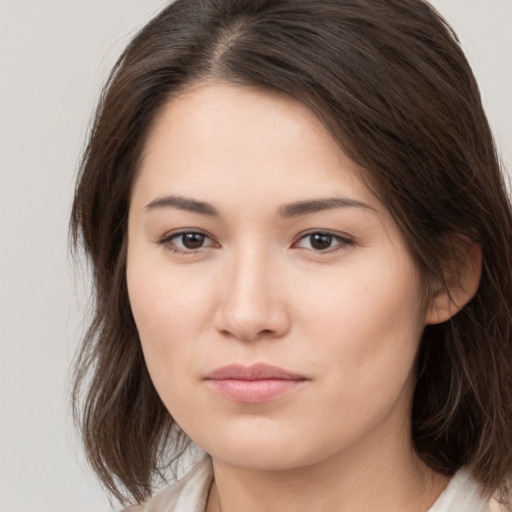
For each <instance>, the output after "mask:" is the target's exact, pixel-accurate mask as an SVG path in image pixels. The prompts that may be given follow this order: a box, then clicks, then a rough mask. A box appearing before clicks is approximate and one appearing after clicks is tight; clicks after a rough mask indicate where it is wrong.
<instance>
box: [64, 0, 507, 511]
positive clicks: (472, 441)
mask: <svg viewBox="0 0 512 512" xmlns="http://www.w3.org/2000/svg"><path fill="white" fill-rule="evenodd" d="M210 78H213V79H220V80H225V81H229V82H232V83H235V84H244V85H252V86H255V87H259V88H264V89H269V90H274V91H280V92H282V93H284V94H287V95H289V96H291V97H294V98H296V99H297V100H298V101H301V102H302V103H304V104H306V105H307V106H309V107H310V108H311V109H312V110H313V111H314V112H315V113H316V114H317V115H318V116H319V118H320V119H321V120H322V121H323V122H324V123H325V125H326V126H327V127H328V129H329V130H330V131H331V133H332V134H333V136H334V137H335V138H336V140H337V141H338V142H339V144H340V145H341V147H342V148H343V149H344V150H345V152H346V153H347V154H348V155H349V156H350V157H351V158H353V159H354V161H356V162H357V163H358V164H359V165H360V166H361V167H362V168H364V169H366V170H367V171H368V175H369V176H370V181H371V184H370V186H372V187H373V188H374V189H375V192H376V193H377V194H378V196H379V198H380V199H381V201H383V203H384V204H385V206H386V207H387V208H388V209H389V211H390V212H391V213H392V215H393V216H394V218H395V220H396V222H397V223H398V225H399V227H400V229H401V231H402V233H403V235H404V237H405V239H406V240H407V243H408V245H409V247H410V250H411V253H412V254H413V257H414V258H415V260H416V262H417V264H418V266H419V268H420V269H421V272H422V275H423V276H424V278H425V282H427V283H432V282H436V283H444V284H445V285H446V281H445V276H446V272H445V270H446V267H447V266H449V267H453V260H454V259H455V260H457V258H458V256H457V254H456V252H457V250H460V247H461V244H462V243H463V242H468V243H478V244H481V246H482V248H483V268H482V277H481V283H480V287H479V289H478V292H477V294H476V296H475V297H474V299H473V300H472V301H470V303H469V304H467V305H466V307H464V309H463V310H462V311H461V312H459V313H458V314H457V315H455V316H454V317H453V318H452V319H451V320H449V321H447V322H445V323H442V324H440V325H435V326H428V327H427V328H426V330H425V332H424V336H423V339H422V342H421V346H420V350H419V354H418V380H417V385H416V389H415V395H414V403H413V410H412V439H413V443H414V446H415V449H416V451H417V453H418V455H419V456H420V457H421V458H422V459H423V460H424V461H425V462H426V463H427V464H428V465H429V466H430V467H432V468H433V469H435V470H436V471H439V472H441V473H444V474H446V475H451V474H453V473H454V472H455V471H456V470H457V469H458V468H460V467H461V466H469V467H470V468H471V470H472V472H473V475H474V476H475V477H476V478H477V479H479V480H480V481H481V482H482V483H483V484H484V486H485V487H486V489H487V491H489V492H493V491H495V490H496V489H500V490H502V491H503V492H506V491H507V482H508V477H509V475H510V473H511V470H512V421H511V418H512V332H511V325H512V254H511V250H512V216H511V207H510V202H509V199H508V198H507V194H506V191H505V186H504V183H503V179H502V175H501V174H500V168H499V163H498V158H497V155H496V151H495V147H494V144H493V139H492V135H491V131H490V129H489V126H488V122H487V120H486V116H485V113H484V111H483V108H482V103H481V99H480V95H479V91H478V87H477V84H476V82H475V78H474V76H473V74H472V72H471V69H470V67H469V65H468V63H467V61H466V59H465V57H464V54H463V53H462V51H461V49H460V47H459V45H458V42H457V39H456V36H455V35H454V33H453V32H452V30H451V29H450V28H449V26H448V25H447V24H446V23H445V22H444V21H443V19H442V18H441V17H440V16H439V15H438V14H437V13H436V12H435V11H434V10H433V9H432V7H430V6H429V5H428V4H427V3H425V2H424V1H422V0H386V1H382V0H177V1H176V2H174V3H172V4H171V5H169V6H168V7H167V8H165V9H164V10H163V11H162V12H161V13H160V14H159V15H158V16H157V17H156V18H154V19H153V20H152V21H151V22H150V23H148V24H147V25H146V26H145V27H144V28H143V29H142V30H141V31H140V32H139V33H138V34H137V35H136V37H135V38H134V39H133V40H132V41H131V43H130V44H129V46H128V47H127V48H126V50H125V51H124V53H123V54H122V55H121V57H120V59H119V60H118V62H117V64H116V66H115V68H114V70H113V72H112V74H111V76H110V78H109V80H108V83H107V84H106V87H105V89H104V93H103V95H102V97H101V101H100V104H99V107H98V110H97V113H96V117H95V120H94V125H93V127H92V130H91V133H90V138H89V142H88V145H87V148H86V150H85V153H84V155H83V159H82V164H81V169H80V173H79V176H78V183H77V187H76V195H75V200H74V205H73V212H72V219H71V233H72V241H73V244H74V247H75V248H77V247H78V246H79V245H80V244H82V245H83V248H84V249H85V252H86V254H87V256H88V257H89V259H90V262H91V264H92V270H93V279H94V291H95V304H94V317H93V318H92V321H91V323H90V326H89V329H88V331H87V333H86V335H85V337H84V340H83V345H82V348H81V351H80V353H79V355H78V358H77V364H76V380H75V387H74V394H73V403H74V410H75V414H76V418H77V420H78V421H79V424H80V426H81V429H82V433H83V439H84V442H85V447H86V452H87V455H88V458H89V460H90V462H91V464H92V466H93V468H94V470H95V471H96V472H97V474H98V475H99V477H100V479H101V480H102V482H103V483H104V485H105V486H106V487H107V488H108V489H109V491H111V492H112V493H113V494H114V495H115V496H116V497H117V498H118V499H120V500H121V501H122V502H125V501H127V499H128V498H129V497H130V496H131V497H132V498H134V499H135V500H137V501H142V500H144V499H145V498H147V497H148V496H149V495H150V493H151V490H152V483H153V481H154V477H155V475H158V474H160V469H161V468H162V467H166V466H169V464H170V462H171V460H173V459H174V458H176V457H178V456H179V455H180V453H181V450H182V449H183V447H184V446H185V444H186V442H187V439H186V436H184V435H183V434H182V433H181V432H180V431H179V429H178V428H177V427H176V426H175V425H174V423H173V419H172V417H171V416H170V415H169V413H168V412H167V410H166V409H165V407H164V405H163V404H162V402H161V401H160V399H159V397H158V395H157V393H156V391H155V389H154V387H153V385H152V383H151V380H150V377H149V374H148V371H147V368H146V366H145V363H144V359H143V355H142V351H141V347H140V342H139V338H138V334H137V329H136V326H135V323H134V320H133V317H132V314H131V310H130V304H129V300H128V294H127V288H126V277H125V265H126V229H127V216H128V208H129V192H130V188H131V184H132V182H133V178H134V175H135V173H136V172H137V164H138V159H139V157H140V154H141V150H142V148H143V145H144V142H145V137H146V135H147V133H148V128H149V127H150V125H151V123H152V121H153V120H154V119H155V116H156V115H157V114H158V112H159V111H160V110H161V108H162V106H163V105H164V104H165V103H166V102H168V101H169V99H170V98H172V97H173V96H174V95H176V94H178V93H179V92H180V91H181V90H182V89H183V88H185V87H186V86H187V85H190V84H191V83H193V82H198V81H204V80H208V79H210ZM83 391H85V395H84V396H83V397H82V392H83ZM82 398H83V399H84V401H82Z"/></svg>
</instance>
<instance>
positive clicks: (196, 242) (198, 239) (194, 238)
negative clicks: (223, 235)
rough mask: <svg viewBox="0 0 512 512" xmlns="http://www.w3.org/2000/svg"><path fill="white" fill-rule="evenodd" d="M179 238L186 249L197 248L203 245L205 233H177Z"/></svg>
mask: <svg viewBox="0 0 512 512" xmlns="http://www.w3.org/2000/svg"><path fill="white" fill-rule="evenodd" d="M179 238H181V244H182V245H183V247H185V248H186V249H199V248H200V247H202V246H203V244H204V241H205V239H206V238H207V237H206V235H204V234H203V233H184V234H182V235H179Z"/></svg>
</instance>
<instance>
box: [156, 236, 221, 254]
mask: <svg viewBox="0 0 512 512" xmlns="http://www.w3.org/2000/svg"><path fill="white" fill-rule="evenodd" d="M159 243H160V244H162V245H165V246H167V247H168V248H169V249H170V250H172V251H173V252H181V253H193V252H196V251H198V250H199V249H203V248H207V247H217V246H218V244H217V243H216V242H215V241H214V240H213V239H212V238H211V237H210V236H208V235H207V234H206V233H203V232H201V231H181V232H180V233H172V234H170V235H168V236H166V237H164V238H163V239H162V240H160V242H159Z"/></svg>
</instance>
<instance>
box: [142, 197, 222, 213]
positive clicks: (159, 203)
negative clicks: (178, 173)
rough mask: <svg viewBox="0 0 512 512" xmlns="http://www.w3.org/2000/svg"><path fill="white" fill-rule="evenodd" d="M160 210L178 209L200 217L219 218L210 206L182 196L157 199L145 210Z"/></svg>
mask: <svg viewBox="0 0 512 512" xmlns="http://www.w3.org/2000/svg"><path fill="white" fill-rule="evenodd" d="M160 208H178V209H179V210H186V211H188V212H193V213H199V214H200V215H208V216H211V217H219V212H218V211H217V210H216V209H215V208H214V207H213V206H212V205H211V204H209V203H205V202H203V201H198V200H197V199H191V198H189V197H183V196H165V197H158V198H157V199H154V200H153V201H151V202H150V203H149V204H148V205H146V208H145V209H146V210H153V209H160Z"/></svg>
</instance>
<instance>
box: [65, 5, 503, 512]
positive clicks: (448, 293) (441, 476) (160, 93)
mask: <svg viewBox="0 0 512 512" xmlns="http://www.w3.org/2000/svg"><path fill="white" fill-rule="evenodd" d="M72 232H73V236H74V241H75V244H78V243H79V242H81V243H82V244H83V246H84V249H85V251H86V253H87V254H88V256H89V258H90V261H91V263H92V269H93V275H94V283H95V293H96V303H95V316H94V319H93V321H92V323H91V325H90V328H89V331H88V333H87V335H86V337H85V339H84V344H83V347H82V351H81V353H80V355H79V358H78V362H77V375H76V387H75V411H76V414H77V417H78V418H79V421H80V425H81V428H82V431H83V436H84V441H85V446H86V450H87V453H88V456H89V460H90V462H91V464H92V466H93V468H94V469H95V471H96V472H97V474H98V475H99V477H100V478H101V480H102V482H103V483H104V484H105V486H106V487H107V489H108V490H109V491H110V492H111V493H112V494H113V495H114V496H115V497H116V498H118V499H119V500H120V501H121V502H124V503H127V502H130V501H135V502H137V503H139V504H140V505H137V506H135V508H134V509H133V510H144V511H163V510H165V511H167V510H173V511H180V512H185V511H186V512H190V511H201V512H202V511H208V512H213V511H221V512H230V511H240V510H243V511H247V512H251V511H261V510H265V511H272V510H279V511H287V510H293V511H302V510H308V511H310V510H315V511H320V512H321V511H324V510H329V511H336V512H342V511H346V510H350V511H353V512H357V511H368V510H379V511H387V510H389V511H391V510H393V511H395V510H403V511H421V512H423V511H427V510H429V511H430V512H445V511H459V510H460V511H464V512H472V511H484V510H491V508H490V507H493V506H497V505H498V502H501V503H502V505H503V506H504V507H505V506H507V504H509V503H508V501H507V499H508V498H507V497H508V496H509V479H510V473H511V469H512V446H511V445H512V428H511V426H510V421H509V418H510V416H511V413H512V391H511V390H512V386H511V384H512V383H511V373H512V372H511V363H512V359H511V346H512V343H511V342H512V339H511V338H512V336H511V322H512V271H511V261H512V257H511V252H510V251H511V247H512V243H511V242H512V217H511V208H510V203H509V200H508V198H507V195H506V192H505V187H504V185H503V180H502V176H501V174H500V169H499V164H498V160H497V157H496V152H495V148H494V145H493V141H492V135H491V133H490V130H489V127H488V124H487V121H486V117H485V114H484V112H483V109H482V105H481V101H480V97H479V92H478V88H477V85H476V83H475V79H474V77H473V75H472V73H471V70H470V68H469V66H468V64H467V62H466V59H465V58H464V55H463V53H462V52H461V50H460V48H459V46H458V44H457V41H456V38H455V36H454V34H453V33H452V32H451V30H450V28H449V27H448V26H447V25H446V24H445V23H444V21H443V20H442V19H441V18H440V17H439V15H437V14H436V13H435V12H434V11H433V9H432V8H431V7H430V6H428V4H426V3H424V2H423V1H421V0H390V1H388V2H380V1H377V0H315V1H311V0H258V1H254V0H177V1H176V2H175V3H173V4H171V5H169V7H167V8H166V9H164V10H163V11H162V12H161V13H160V14H159V15H158V16H157V17H156V18H155V19H154V20H152V21H151V22H150V23H149V24H148V25H147V26H146V27H144V28H143V29H142V31H141V32H140V33H139V34H138V35H137V36H136V37H135V38H134V39H133V41H132V42H131V43H130V45H129V46H128V48H127V49H126V51H125V52H124V54H123V55H122V56H121V58H120V60H119V61H118V64H117V65H116V68H115V69H114V71H113V73H112V75H111V77H110V80H109V82H108V84H107V86H106V89H105V93H104V95H103V97H102V100H101V103H100V105H99V108H98V112H97V115H96V119H95V124H94V126H93V129H92V132H91V135H90V140H89V144H88V147H87V150H86V152H85V155H84V158H83V162H82V167H81V172H80V176H79V180H78V185H77V189H76V196H75V202H74V207H73V214H72ZM89 379H92V380H89ZM84 388H86V395H85V401H84V402H83V403H82V402H80V401H79V398H80V396H81V395H80V391H81V390H82V389H84ZM190 440H191V441H193V442H194V443H195V444H196V445H198V446H199V447H200V448H201V449H202V450H203V451H204V454H205V457H204V458H203V459H202V460H201V461H200V462H199V463H198V464H197V465H196V466H195V467H194V468H193V469H192V470H191V471H190V472H189V473H188V474H187V475H186V476H185V477H184V478H183V479H182V480H180V482H179V483H178V484H177V485H175V486H171V487H170V488H167V489H165V490H164V491H162V492H161V493H159V494H157V495H156V496H154V497H153V498H150V496H151V495H152V494H153V484H154V483H155V478H158V477H159V476H163V472H165V470H166V469H168V468H170V467H172V462H173V461H175V460H177V459H178V458H179V457H180V456H181V455H182V454H183V451H184V449H185V448H186V447H187V445H188V444H189V442H190ZM491 496H493V498H492V499H491Z"/></svg>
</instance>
